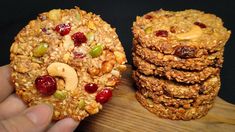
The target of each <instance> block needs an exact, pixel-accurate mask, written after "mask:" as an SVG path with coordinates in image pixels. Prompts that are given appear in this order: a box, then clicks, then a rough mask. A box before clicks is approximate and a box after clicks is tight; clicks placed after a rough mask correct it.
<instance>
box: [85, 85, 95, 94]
mask: <svg viewBox="0 0 235 132" xmlns="http://www.w3.org/2000/svg"><path fill="white" fill-rule="evenodd" d="M97 89H98V86H97V84H95V83H88V84H86V85H85V90H86V91H87V92H88V93H94V92H96V91H97Z"/></svg>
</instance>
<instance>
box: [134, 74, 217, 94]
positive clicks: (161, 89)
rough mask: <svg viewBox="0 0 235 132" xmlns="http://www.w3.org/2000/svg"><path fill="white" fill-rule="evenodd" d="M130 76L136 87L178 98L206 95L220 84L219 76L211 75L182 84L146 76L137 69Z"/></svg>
mask: <svg viewBox="0 0 235 132" xmlns="http://www.w3.org/2000/svg"><path fill="white" fill-rule="evenodd" d="M132 76H133V79H134V80H135V82H136V85H137V87H138V88H144V89H146V90H148V91H149V92H152V93H154V95H158V96H161V95H163V94H165V95H168V96H169V97H172V98H173V97H174V98H179V99H194V98H197V97H198V96H200V95H207V94H208V93H211V91H213V90H214V89H216V88H217V87H218V86H220V77H219V76H212V77H210V78H208V79H207V80H205V81H204V82H202V83H200V84H199V83H196V84H182V83H178V82H174V81H170V80H166V79H162V78H157V77H154V76H146V75H144V74H141V73H139V72H138V71H134V72H133V75H132Z"/></svg>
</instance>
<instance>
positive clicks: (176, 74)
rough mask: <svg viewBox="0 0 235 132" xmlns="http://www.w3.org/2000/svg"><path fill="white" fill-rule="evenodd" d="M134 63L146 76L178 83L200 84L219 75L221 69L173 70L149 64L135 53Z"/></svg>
mask: <svg viewBox="0 0 235 132" xmlns="http://www.w3.org/2000/svg"><path fill="white" fill-rule="evenodd" d="M133 63H134V65H135V66H136V67H137V69H138V71H139V72H141V73H143V74H145V75H156V76H164V77H166V78H167V79H169V80H176V81H177V82H184V83H191V84H194V83H200V82H202V81H204V80H206V79H207V78H209V77H210V76H212V75H217V74H219V72H220V68H213V67H206V68H205V69H203V70H201V71H185V70H178V69H173V68H170V67H160V66H156V65H154V64H151V63H148V62H147V61H145V60H143V59H141V58H140V57H139V56H138V55H136V54H135V53H133Z"/></svg>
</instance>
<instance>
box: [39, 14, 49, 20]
mask: <svg viewBox="0 0 235 132" xmlns="http://www.w3.org/2000/svg"><path fill="white" fill-rule="evenodd" d="M38 18H39V19H40V20H41V21H45V20H46V19H47V17H46V16H45V15H42V14H40V15H39V16H38Z"/></svg>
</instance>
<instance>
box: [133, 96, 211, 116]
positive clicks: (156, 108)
mask: <svg viewBox="0 0 235 132" xmlns="http://www.w3.org/2000/svg"><path fill="white" fill-rule="evenodd" d="M136 99H137V100H138V101H139V102H140V104H141V105H142V106H143V107H145V108H146V109H148V110H149V111H150V112H152V113H154V114H156V115H157V116H159V117H162V118H168V119H172V120H179V119H181V120H191V119H196V118H201V117H203V116H204V115H206V114H207V112H208V111H209V110H210V108H212V106H213V103H210V104H205V105H201V106H198V107H190V108H188V109H184V108H181V107H180V108H175V107H168V106H164V105H162V104H157V103H153V101H152V100H151V99H148V98H145V97H144V96H143V95H142V94H141V93H140V92H136Z"/></svg>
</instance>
